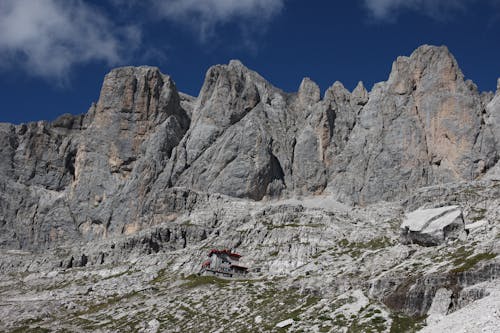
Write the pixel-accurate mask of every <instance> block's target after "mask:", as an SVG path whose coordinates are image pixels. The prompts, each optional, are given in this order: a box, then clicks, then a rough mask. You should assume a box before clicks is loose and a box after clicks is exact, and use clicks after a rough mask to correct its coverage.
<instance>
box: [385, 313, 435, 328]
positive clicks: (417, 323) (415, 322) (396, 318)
mask: <svg viewBox="0 0 500 333" xmlns="http://www.w3.org/2000/svg"><path fill="white" fill-rule="evenodd" d="M425 318H426V317H415V318H413V317H408V316H406V315H403V314H400V313H395V314H392V315H391V319H392V325H391V330H390V331H389V332H390V333H413V332H417V331H419V330H421V329H422V328H423V327H424V323H425Z"/></svg>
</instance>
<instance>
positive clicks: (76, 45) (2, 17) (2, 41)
mask: <svg viewBox="0 0 500 333" xmlns="http://www.w3.org/2000/svg"><path fill="white" fill-rule="evenodd" d="M139 41H140V31H139V30H138V29H136V28H134V27H131V26H128V27H116V26H115V25H114V24H113V23H112V22H111V21H110V20H109V19H108V18H107V17H106V16H105V15H104V14H102V13H101V12H100V11H99V10H98V9H96V8H95V7H92V6H90V5H88V4H86V3H84V2H82V1H80V0H2V1H1V2H0V63H1V65H0V66H2V67H4V68H13V67H16V66H17V67H21V68H22V69H23V70H24V71H26V72H27V73H28V74H30V75H35V76H39V77H43V78H46V79H51V80H52V79H57V80H58V81H59V83H62V82H64V81H66V80H67V75H68V74H69V73H70V71H71V70H72V68H73V67H74V66H76V65H78V64H85V63H89V62H93V61H104V62H106V63H108V64H110V65H114V64H118V63H119V62H121V61H122V60H123V59H124V54H125V53H124V51H125V50H124V49H125V48H129V47H130V46H131V45H135V44H138V43H139Z"/></svg>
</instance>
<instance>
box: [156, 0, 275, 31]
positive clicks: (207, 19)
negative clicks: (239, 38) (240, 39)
mask: <svg viewBox="0 0 500 333" xmlns="http://www.w3.org/2000/svg"><path fill="white" fill-rule="evenodd" d="M151 1H152V2H153V3H154V8H155V9H156V13H157V15H159V16H160V17H161V18H164V19H167V20H170V21H175V22H178V23H184V24H186V25H188V26H189V27H191V28H192V29H194V30H195V31H196V32H198V33H199V36H200V39H201V40H203V41H205V40H206V39H207V38H209V37H211V36H212V35H213V33H214V31H215V28H216V27H217V25H220V24H225V23H229V22H236V23H239V24H240V25H241V26H242V27H243V26H245V31H249V30H259V29H261V28H262V24H264V23H267V22H268V21H269V20H270V19H271V18H273V17H274V16H275V15H276V14H278V13H279V12H280V11H281V10H282V9H283V6H284V2H285V0H151Z"/></svg>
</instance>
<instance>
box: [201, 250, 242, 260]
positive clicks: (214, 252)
mask: <svg viewBox="0 0 500 333" xmlns="http://www.w3.org/2000/svg"><path fill="white" fill-rule="evenodd" d="M212 254H226V255H228V256H230V257H234V258H241V255H239V254H238V253H233V252H231V251H229V250H228V249H224V250H217V249H212V250H211V251H210V253H208V256H209V257H210V256H211V255H212Z"/></svg>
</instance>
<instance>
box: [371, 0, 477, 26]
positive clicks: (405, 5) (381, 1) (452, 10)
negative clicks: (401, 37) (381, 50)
mask: <svg viewBox="0 0 500 333" xmlns="http://www.w3.org/2000/svg"><path fill="white" fill-rule="evenodd" d="M363 1H364V5H365V8H366V9H367V10H368V12H369V13H370V15H371V16H372V17H373V18H374V19H376V20H380V21H395V20H396V19H397V17H398V15H399V14H400V13H401V12H402V11H405V10H412V11H418V12H420V13H423V14H425V15H427V16H429V17H431V18H433V19H436V20H446V19H448V18H449V17H450V16H452V15H453V14H456V13H457V12H462V11H464V10H466V8H467V6H468V5H470V4H471V3H473V2H475V1H476V0H363Z"/></svg>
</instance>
